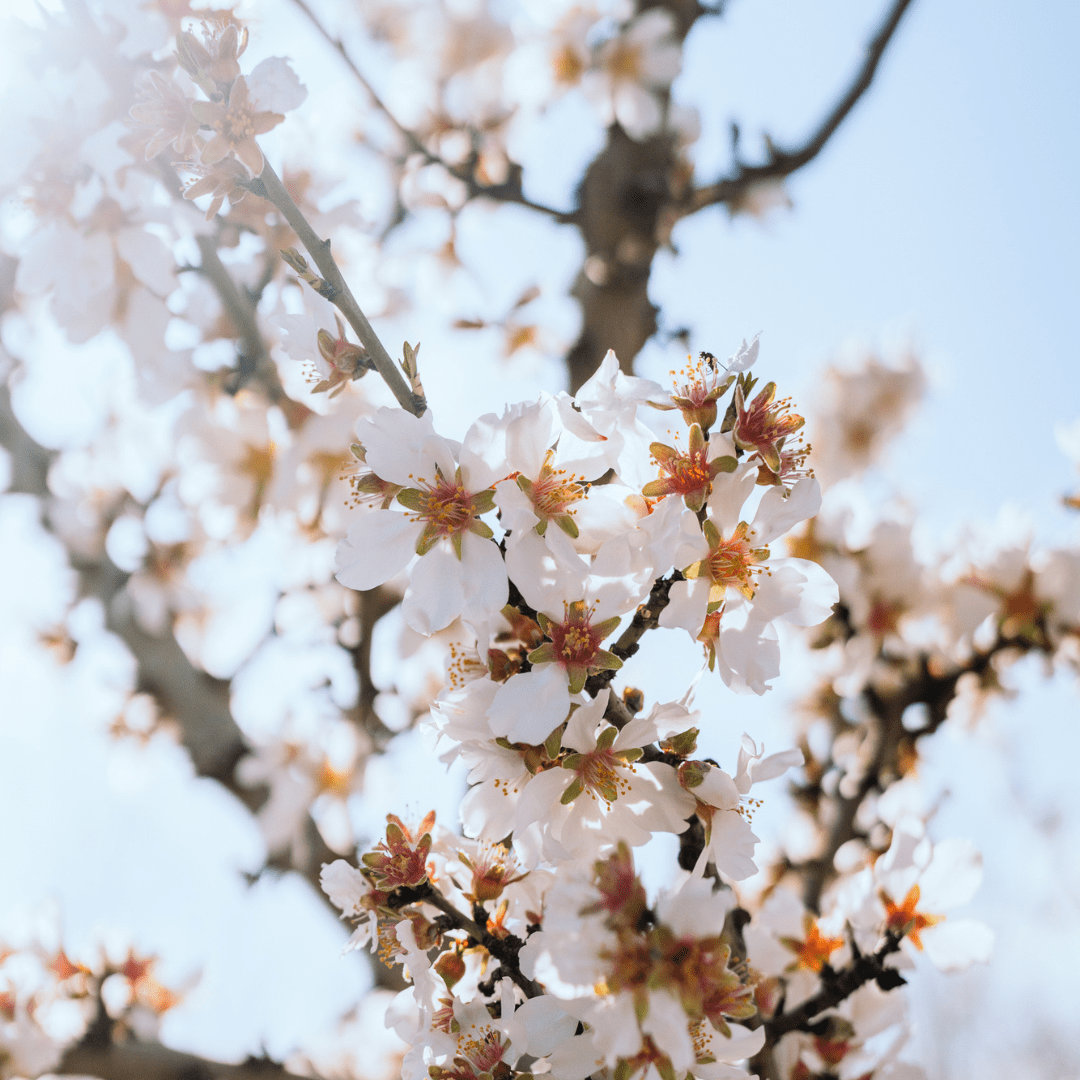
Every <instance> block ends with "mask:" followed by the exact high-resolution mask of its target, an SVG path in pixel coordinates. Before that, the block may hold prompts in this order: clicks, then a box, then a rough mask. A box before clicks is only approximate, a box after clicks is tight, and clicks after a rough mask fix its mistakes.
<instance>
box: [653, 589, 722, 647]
mask: <svg viewBox="0 0 1080 1080" xmlns="http://www.w3.org/2000/svg"><path fill="white" fill-rule="evenodd" d="M709 587H710V584H709V580H708V579H707V578H690V580H689V581H676V582H675V584H674V585H672V586H671V589H670V590H669V591H668V605H667V607H666V608H664V610H663V611H661V612H660V619H659V622H660V625H661V626H664V627H667V628H668V629H669V630H670V629H675V628H680V629H682V630H685V631H686V632H687V633H688V634H689V635H690V636H691V637H692V638H696V637H697V636H698V634H700V633H701V627H702V626H703V625H704V623H705V613H706V610H707V609H708V607H709Z"/></svg>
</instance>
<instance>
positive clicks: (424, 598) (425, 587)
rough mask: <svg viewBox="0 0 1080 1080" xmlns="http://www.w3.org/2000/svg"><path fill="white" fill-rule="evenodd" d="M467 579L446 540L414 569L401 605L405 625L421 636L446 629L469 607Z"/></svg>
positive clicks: (423, 557) (436, 546)
mask: <svg viewBox="0 0 1080 1080" xmlns="http://www.w3.org/2000/svg"><path fill="white" fill-rule="evenodd" d="M477 539H478V540H479V537H477ZM463 576H464V575H463V573H462V566H461V560H459V559H458V557H457V555H455V554H454V549H453V548H452V547H451V546H450V544H449V543H448V542H446V541H445V540H442V541H440V542H439V543H438V544H436V545H435V547H433V548H432V549H431V550H430V551H429V552H428V553H427V554H426V555H424V556H422V557H421V558H420V560H419V561H418V562H417V564H416V566H415V567H414V568H413V572H412V575H411V578H410V581H409V588H408V591H407V592H406V593H405V599H404V600H403V601H402V604H401V613H402V615H403V616H404V617H405V622H406V623H407V624H408V625H409V626H411V627H412V629H413V630H415V631H416V632H417V633H418V634H434V633H437V632H438V631H439V630H444V629H446V627H448V626H449V625H450V624H451V623H452V622H453V621H454V620H455V619H456V618H457V617H458V616H459V615H460V614H461V611H462V608H463V607H464V604H465V586H464V581H463Z"/></svg>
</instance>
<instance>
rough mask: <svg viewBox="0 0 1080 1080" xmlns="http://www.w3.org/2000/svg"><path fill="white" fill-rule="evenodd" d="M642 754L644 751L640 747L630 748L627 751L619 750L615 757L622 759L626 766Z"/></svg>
mask: <svg viewBox="0 0 1080 1080" xmlns="http://www.w3.org/2000/svg"><path fill="white" fill-rule="evenodd" d="M644 753H645V751H644V750H643V749H642V748H641V747H640V746H632V747H631V748H630V749H629V750H619V751H618V752H617V753H616V755H615V756H616V757H617V758H622V760H623V761H624V762H625V763H626V764H627V765H632V764H633V763H634V762H635V761H637V760H638V759H639V758H640V757H641V756H642V754H644Z"/></svg>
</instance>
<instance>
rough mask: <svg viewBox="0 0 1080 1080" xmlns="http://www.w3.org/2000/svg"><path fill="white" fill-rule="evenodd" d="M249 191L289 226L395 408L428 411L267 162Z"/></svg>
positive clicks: (418, 412) (325, 242)
mask: <svg viewBox="0 0 1080 1080" xmlns="http://www.w3.org/2000/svg"><path fill="white" fill-rule="evenodd" d="M248 187H249V189H250V190H251V191H252V192H254V193H255V194H256V195H261V196H262V197H263V198H264V199H268V200H269V201H270V202H272V203H273V204H274V206H276V207H277V208H278V210H280V211H281V213H282V215H283V216H284V218H285V220H286V221H287V222H288V223H289V224H290V225H291V226H292V228H293V231H294V232H295V233H296V235H297V236H298V237H299V238H300V242H301V243H302V244H303V245H304V247H305V248H306V249H307V252H308V254H309V255H310V256H311V257H312V259H314V260H315V265H316V266H317V267H318V268H319V272H320V273H321V274H322V276H323V278H324V279H325V281H326V284H327V286H328V287H329V288H328V291H327V293H326V294H325V295H326V298H327V299H328V300H330V302H331V303H333V304H334V306H335V307H337V309H338V310H339V311H340V312H341V313H342V315H344V316H345V318H346V319H347V320H348V322H349V325H350V326H351V327H352V328H353V330H355V331H356V336H357V337H358V338H359V339H360V343H361V344H362V345H363V346H364V348H365V349H366V350H367V352H368V356H370V357H371V360H372V362H373V363H374V365H375V369H376V370H377V371H378V373H379V374H380V375H381V376H382V377H383V380H384V381H385V383H386V385H387V386H389V387H390V390H391V392H392V393H393V395H394V397H395V398H397V400H398V404H400V405H401V407H402V408H403V409H406V410H408V411H409V412H411V413H412V414H413V415H414V416H422V415H423V414H424V412H425V410H426V409H427V402H426V401H425V400H424V399H423V397H421V396H420V395H418V394H414V393H413V391H412V390H411V389H410V387H409V384H408V383H407V382H406V381H405V379H404V378H403V376H402V374H401V372H400V371H399V370H398V366H397V364H395V363H394V361H393V360H392V359H391V358H390V354H389V353H388V352H387V351H386V348H385V347H384V345H383V343H382V342H381V341H380V340H379V336H378V334H376V333H375V331H374V330H373V329H372V326H371V323H370V322H368V319H367V316H366V315H365V314H364V313H363V311H361V310H360V305H359V304H358V303H357V302H356V298H355V297H354V296H353V294H352V291H351V290H350V289H349V286H348V284H347V283H346V281H345V278H344V276H343V275H342V273H341V269H340V268H339V267H338V264H337V262H336V261H335V259H334V256H333V255H331V254H330V241H329V240H320V239H319V235H318V233H316V232H315V230H314V229H313V228H312V227H311V225H310V224H309V223H308V220H307V218H305V217H304V215H303V213H302V212H301V210H300V208H299V207H298V206H297V205H296V203H295V202H294V201H293V197H292V196H291V195H290V194H289V193H288V191H286V190H285V185H284V184H283V183H282V182H281V178H280V177H279V176H278V174H277V173H276V172H274V169H273V167H272V166H271V165H270V163H269V162H267V163H266V165H265V167H264V168H263V171H262V173H261V174H260V175H259V177H258V179H256V180H252V181H250V182H249V184H248Z"/></svg>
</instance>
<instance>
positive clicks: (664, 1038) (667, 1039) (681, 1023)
mask: <svg viewBox="0 0 1080 1080" xmlns="http://www.w3.org/2000/svg"><path fill="white" fill-rule="evenodd" d="M648 993H649V1012H648V1015H647V1016H646V1017H645V1019H644V1020H642V1021H641V1030H642V1031H643V1032H645V1034H646V1035H651V1036H652V1038H653V1042H655V1043H656V1045H657V1047H658V1048H659V1049H660V1050H663V1051H664V1053H666V1054H667V1055H668V1057H669V1058H671V1064H672V1066H673V1067H674V1069H675V1071H676V1072H682V1071H683V1070H684V1069H689V1068H690V1066H691V1065H693V1064H694V1059H695V1055H694V1042H693V1040H692V1039H691V1038H690V1030H689V1027H688V1025H687V1022H686V1010H685V1009H684V1008H683V1007H682V1003H681V1002H678V1001H676V1000H675V999H674V998H673V997H672V996H671V995H670V994H668V993H666V992H664V991H663V990H651V991H649V992H648Z"/></svg>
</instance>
